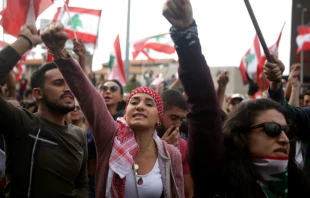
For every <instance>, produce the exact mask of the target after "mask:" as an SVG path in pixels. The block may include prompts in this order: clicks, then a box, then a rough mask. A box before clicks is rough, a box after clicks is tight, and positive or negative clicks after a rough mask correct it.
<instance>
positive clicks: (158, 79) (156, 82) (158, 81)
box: [150, 73, 164, 88]
mask: <svg viewBox="0 0 310 198" xmlns="http://www.w3.org/2000/svg"><path fill="white" fill-rule="evenodd" d="M163 82H164V77H163V73H159V74H157V76H156V77H155V79H154V80H153V82H152V83H151V85H150V87H151V88H155V87H157V86H158V85H160V84H161V83H163Z"/></svg>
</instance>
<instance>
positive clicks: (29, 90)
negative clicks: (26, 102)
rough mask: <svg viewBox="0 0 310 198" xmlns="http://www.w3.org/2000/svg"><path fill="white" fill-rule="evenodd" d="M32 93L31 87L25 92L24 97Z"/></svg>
mask: <svg viewBox="0 0 310 198" xmlns="http://www.w3.org/2000/svg"><path fill="white" fill-rule="evenodd" d="M31 94H32V90H31V89H26V91H25V92H24V98H26V97H27V96H29V95H31Z"/></svg>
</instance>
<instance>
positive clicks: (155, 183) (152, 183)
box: [125, 159, 163, 198]
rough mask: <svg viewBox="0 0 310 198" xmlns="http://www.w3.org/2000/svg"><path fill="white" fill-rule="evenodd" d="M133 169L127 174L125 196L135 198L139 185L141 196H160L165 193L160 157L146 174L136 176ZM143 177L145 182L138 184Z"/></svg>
mask: <svg viewBox="0 0 310 198" xmlns="http://www.w3.org/2000/svg"><path fill="white" fill-rule="evenodd" d="M135 174H136V173H134V171H133V170H131V172H130V173H129V174H128V175H126V184H125V198H135V197H138V196H137V189H136V185H137V187H138V192H139V198H160V197H161V195H162V193H163V182H162V179H161V174H160V169H159V164H158V159H157V160H156V163H155V165H154V167H153V169H152V170H151V172H149V173H148V174H146V175H136V178H134V175H135ZM139 179H142V181H143V183H142V184H141V185H139V184H138V180H139Z"/></svg>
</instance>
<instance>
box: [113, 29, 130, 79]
mask: <svg viewBox="0 0 310 198" xmlns="http://www.w3.org/2000/svg"><path fill="white" fill-rule="evenodd" d="M108 79H109V80H112V79H116V80H118V81H119V82H120V83H121V84H122V85H126V84H127V81H126V75H125V69H124V64H123V60H122V52H121V45H120V41H119V35H117V37H116V39H115V42H114V46H113V49H112V51H111V54H110V60H109V74H108Z"/></svg>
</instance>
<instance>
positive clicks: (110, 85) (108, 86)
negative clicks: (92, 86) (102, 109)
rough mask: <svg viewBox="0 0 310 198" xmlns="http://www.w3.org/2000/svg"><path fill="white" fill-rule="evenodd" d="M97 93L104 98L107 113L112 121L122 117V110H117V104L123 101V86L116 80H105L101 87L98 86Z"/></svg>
mask: <svg viewBox="0 0 310 198" xmlns="http://www.w3.org/2000/svg"><path fill="white" fill-rule="evenodd" d="M99 91H100V93H101V95H102V97H103V98H104V101H105V103H106V105H107V107H108V110H109V112H110V113H111V115H112V116H113V118H114V120H116V119H117V118H118V117H122V116H123V115H124V110H123V109H118V107H119V104H120V103H121V102H122V100H123V94H124V91H123V86H122V84H121V83H120V82H119V81H118V80H115V79H113V80H107V81H105V82H104V83H103V84H102V85H99Z"/></svg>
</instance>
